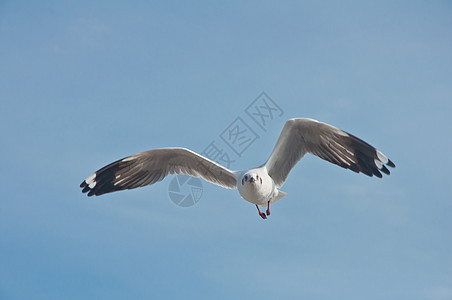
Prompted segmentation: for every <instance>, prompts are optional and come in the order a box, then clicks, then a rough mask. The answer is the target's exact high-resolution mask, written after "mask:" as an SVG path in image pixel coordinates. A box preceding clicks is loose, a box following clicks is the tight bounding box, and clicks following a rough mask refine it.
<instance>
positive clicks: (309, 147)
mask: <svg viewBox="0 0 452 300" xmlns="http://www.w3.org/2000/svg"><path fill="white" fill-rule="evenodd" d="M306 153H311V154H314V155H316V156H318V157H320V158H322V159H324V160H327V161H329V162H331V163H334V164H336V165H339V166H341V167H343V168H346V169H350V170H352V171H354V172H356V173H359V172H362V173H364V174H366V175H368V176H373V175H375V176H377V177H382V174H381V173H380V171H381V172H383V173H385V174H388V175H389V174H390V172H389V170H388V169H387V168H386V166H385V165H387V166H389V167H395V165H394V163H393V162H392V161H390V160H389V159H388V158H387V157H386V156H385V155H384V154H383V153H381V152H380V151H378V150H377V149H375V148H374V147H372V146H371V145H369V144H367V143H366V142H364V141H363V140H361V139H359V138H357V137H355V136H353V135H351V134H349V133H347V132H345V131H342V130H340V129H338V128H336V127H333V126H331V125H328V124H326V123H321V122H318V121H316V120H312V119H305V118H299V119H290V120H288V121H287V122H286V124H285V126H284V128H283V130H282V132H281V135H280V137H279V139H278V141H277V143H276V146H275V148H274V150H273V152H272V154H271V155H270V158H269V159H268V160H267V162H266V163H265V164H263V165H262V166H260V167H258V168H254V169H250V170H245V171H231V170H229V169H227V168H225V167H224V166H222V165H220V164H218V163H216V162H214V161H212V160H210V159H208V158H206V157H203V156H201V155H199V154H197V153H196V152H193V151H191V150H189V149H185V148H160V149H154V150H148V151H144V152H140V153H138V154H135V155H132V156H129V157H126V158H123V159H120V160H118V161H115V162H113V163H111V164H109V165H107V166H105V167H103V168H102V169H100V170H98V171H96V172H95V173H93V174H92V175H90V176H89V177H88V178H86V179H85V180H84V181H83V182H82V184H81V185H80V187H82V188H83V192H84V193H86V192H87V193H88V196H92V195H96V196H99V195H102V194H105V193H110V192H114V191H119V190H125V189H133V188H137V187H141V186H146V185H150V184H153V183H155V182H157V181H161V180H162V179H163V178H165V176H167V175H170V174H186V175H191V176H195V177H202V178H204V179H205V180H207V181H209V182H212V183H215V184H217V185H220V186H222V187H225V188H230V189H234V188H237V189H238V190H239V193H240V195H241V196H242V198H243V199H245V200H246V201H248V202H251V203H253V204H255V205H256V207H257V209H258V211H259V215H260V216H261V217H262V218H264V219H266V218H267V216H268V215H269V214H270V209H269V206H270V204H272V203H275V202H276V201H278V200H280V199H281V198H283V197H284V196H286V195H287V194H286V193H285V192H283V191H281V190H279V188H281V187H282V185H283V184H284V182H285V181H286V179H287V177H288V175H289V173H290V171H291V170H292V168H293V167H294V166H295V164H296V163H297V162H298V161H299V160H300V159H301V158H302V157H303V156H304V155H305V154H306ZM258 205H259V206H267V207H268V208H267V211H266V214H264V213H262V212H261V211H260V210H259V207H258Z"/></svg>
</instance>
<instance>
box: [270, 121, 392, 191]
mask: <svg viewBox="0 0 452 300" xmlns="http://www.w3.org/2000/svg"><path fill="white" fill-rule="evenodd" d="M306 153H311V154H314V155H316V156H318V157H320V158H322V159H324V160H326V161H329V162H331V163H333V164H336V165H338V166H341V167H343V168H346V169H350V170H352V171H354V172H356V173H359V172H362V173H364V174H366V175H368V176H373V175H375V176H377V177H380V178H381V177H382V174H381V173H380V171H381V172H383V173H385V174H387V175H389V174H390V172H389V170H388V168H386V166H388V167H392V168H394V167H395V165H394V163H393V162H392V161H391V160H389V159H388V158H387V157H386V156H385V155H384V154H383V153H381V152H380V151H378V150H377V149H375V148H374V147H372V146H371V145H369V144H368V143H366V142H364V141H363V140H361V139H359V138H357V137H356V136H353V135H351V134H349V133H347V132H345V131H342V130H340V129H338V128H336V127H333V126H331V125H328V124H325V123H321V122H318V121H316V120H312V119H304V118H303V119H290V120H288V121H287V122H286V125H284V128H283V130H282V132H281V135H280V136H279V139H278V142H277V143H276V146H275V149H273V152H272V154H271V156H270V158H269V159H268V161H267V162H266V163H265V166H266V168H267V171H268V174H269V175H270V176H271V177H272V178H273V180H274V181H275V184H276V185H277V186H278V187H281V186H282V185H283V184H284V182H285V181H286V179H287V176H288V175H289V173H290V171H291V170H292V168H293V167H294V166H295V164H296V163H297V162H298V161H299V160H300V159H301V158H302V157H303V156H304V155H305V154H306ZM385 165H386V166H385Z"/></svg>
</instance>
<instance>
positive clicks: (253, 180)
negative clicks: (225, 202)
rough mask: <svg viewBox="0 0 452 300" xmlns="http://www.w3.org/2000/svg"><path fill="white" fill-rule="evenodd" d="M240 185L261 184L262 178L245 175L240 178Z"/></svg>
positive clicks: (250, 174)
mask: <svg viewBox="0 0 452 300" xmlns="http://www.w3.org/2000/svg"><path fill="white" fill-rule="evenodd" d="M241 181H242V185H245V184H254V185H255V184H262V177H260V176H259V175H258V174H256V173H245V174H244V175H243V176H242V180H241Z"/></svg>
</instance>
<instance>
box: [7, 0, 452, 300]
mask: <svg viewBox="0 0 452 300" xmlns="http://www.w3.org/2000/svg"><path fill="white" fill-rule="evenodd" d="M451 15H452V3H451V2H450V1H428V2H426V1H383V2H381V1H379V2H378V3H375V2H373V3H370V2H359V3H358V1H353V2H350V1H293V2H292V1H280V2H276V1H275V2H270V1H228V2H226V1H222V2H219V1H216V2H214V1H196V2H191V3H188V2H183V1H159V2H157V1H127V2H126V1H123V2H119V1H97V2H95V3H93V1H71V2H69V1H8V0H4V1H0V132H1V145H2V147H0V154H1V157H2V164H1V172H0V182H1V191H2V192H1V194H2V196H1V200H0V266H1V267H0V298H1V299H101V298H104V299H120V298H126V297H127V298H129V299H163V298H173V299H178V298H184V299H207V298H210V299H213V298H215V299H233V298H234V299H275V298H276V297H278V298H279V299H301V298H302V299H347V300H350V299H398V300H399V299H438V300H444V299H449V300H450V299H452V240H451V229H452V218H451V214H452V197H451V196H450V187H451V179H450V178H451V175H450V171H451V169H452V163H451V160H450V155H451V153H452V141H451V139H452V138H451V130H452V125H451V123H452V122H451V114H452V38H451V37H452V18H451ZM262 91H265V92H266V93H267V94H268V95H269V96H270V97H271V98H272V99H273V100H274V101H275V102H276V103H277V104H278V105H279V106H280V107H281V108H282V110H283V111H284V114H283V116H282V117H281V118H276V119H275V120H274V121H273V122H272V123H271V124H269V125H268V127H267V131H266V132H264V131H263V130H261V129H259V128H257V129H256V133H257V134H258V135H259V139H257V140H256V142H254V143H253V144H252V145H251V146H250V147H249V148H248V149H247V150H246V151H245V152H244V153H243V155H242V157H236V162H235V163H234V165H232V166H231V168H233V169H246V168H250V167H254V166H257V165H259V164H262V163H263V162H265V160H266V159H267V158H268V156H269V154H270V153H271V151H272V149H273V146H274V144H275V142H276V140H277V138H278V136H279V133H280V131H281V129H282V127H283V125H284V122H285V120H287V119H289V118H294V117H311V118H315V119H318V120H320V121H324V122H327V123H330V124H333V125H335V126H337V127H339V128H341V129H344V130H346V131H348V132H351V133H353V134H355V135H357V136H359V137H361V138H363V139H364V140H366V141H367V142H369V143H371V144H372V145H374V146H376V147H378V148H379V149H380V150H382V151H383V152H384V153H385V154H387V155H388V156H389V157H390V158H391V159H392V160H393V161H394V162H395V163H396V165H397V168H396V169H394V170H393V174H392V175H391V176H389V177H385V178H383V179H377V178H375V177H374V178H369V177H367V176H364V175H362V174H355V173H353V172H351V171H348V170H343V169H341V168H339V167H337V166H334V165H331V164H329V163H326V162H324V161H322V160H320V159H318V158H316V157H313V156H310V157H306V158H304V159H303V160H302V162H301V163H300V164H298V165H297V166H296V168H295V169H294V170H293V171H292V173H291V175H290V177H289V179H288V181H287V182H286V184H285V186H284V187H283V188H282V190H283V191H285V192H287V193H288V196H287V197H286V198H284V199H283V200H281V201H280V202H278V203H277V204H275V205H274V206H273V209H272V215H271V216H270V218H269V219H268V220H266V221H263V220H262V219H261V218H260V217H259V216H258V215H257V211H256V208H255V207H254V206H253V205H252V204H250V203H248V202H246V201H244V200H242V199H241V198H240V196H239V194H238V192H237V191H234V190H226V189H222V188H220V187H217V186H215V185H213V184H209V183H207V182H204V183H203V187H204V190H203V196H202V198H201V200H200V201H199V202H198V203H197V204H196V205H195V206H192V207H190V208H181V207H178V206H176V205H174V204H173V203H172V202H171V201H170V199H169V196H168V185H169V182H170V181H171V179H172V178H166V179H165V180H164V181H163V182H161V183H158V184H155V185H154V186H151V187H146V188H141V189H137V190H133V191H126V192H118V193H113V194H108V195H103V196H101V197H97V198H87V197H86V196H85V195H83V194H82V193H81V191H80V189H79V184H80V182H81V181H82V180H83V179H84V178H86V177H87V176H88V175H90V174H91V173H92V172H93V171H95V170H97V169H98V168H100V167H102V166H104V165H105V164H107V163H110V162H112V161H114V160H116V159H119V158H122V157H125V156H128V155H131V154H134V153H137V152H140V151H144V150H148V149H152V148H159V147H168V146H183V147H187V148H190V149H193V150H195V151H198V152H201V151H202V150H203V149H204V148H205V147H206V146H207V145H208V144H209V143H210V142H211V141H215V142H218V145H220V146H223V147H224V148H225V149H226V146H225V145H224V144H221V143H222V140H221V139H220V138H219V135H220V134H221V132H222V131H223V130H224V129H225V128H226V127H227V126H228V125H229V124H230V123H231V122H232V121H234V120H235V119H236V118H237V117H239V116H240V117H242V118H243V120H244V121H246V122H250V123H249V124H252V123H251V121H250V119H249V118H248V119H247V115H246V113H245V108H246V107H247V106H248V105H249V104H250V103H251V102H252V101H253V100H254V99H255V98H256V97H257V96H258V95H259V94H260V93H261V92H262Z"/></svg>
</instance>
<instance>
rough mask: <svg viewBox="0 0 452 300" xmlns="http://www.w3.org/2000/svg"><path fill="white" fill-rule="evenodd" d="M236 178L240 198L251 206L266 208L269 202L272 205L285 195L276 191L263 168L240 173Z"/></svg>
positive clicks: (274, 185) (273, 183)
mask: <svg viewBox="0 0 452 300" xmlns="http://www.w3.org/2000/svg"><path fill="white" fill-rule="evenodd" d="M245 176H247V177H246V178H245ZM238 178H239V179H240V180H237V189H238V190H239V193H240V196H242V198H243V199H245V200H246V201H248V202H251V203H253V204H256V205H260V206H267V205H268V204H269V203H268V202H269V201H270V204H273V203H275V202H276V201H278V200H280V199H281V198H282V197H284V196H285V195H287V194H286V193H284V192H282V191H280V190H278V188H277V187H276V184H275V182H274V181H273V179H272V178H271V177H270V176H269V175H268V172H267V168H266V167H265V166H262V167H260V168H256V169H251V170H247V171H245V172H240V173H239V174H238Z"/></svg>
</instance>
